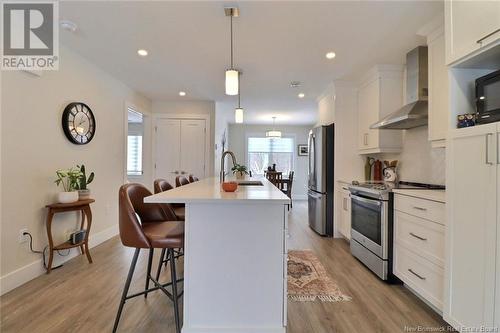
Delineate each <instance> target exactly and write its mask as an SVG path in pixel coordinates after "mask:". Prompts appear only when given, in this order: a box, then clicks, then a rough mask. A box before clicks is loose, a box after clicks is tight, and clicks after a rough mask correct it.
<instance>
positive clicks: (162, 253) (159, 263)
mask: <svg viewBox="0 0 500 333" xmlns="http://www.w3.org/2000/svg"><path fill="white" fill-rule="evenodd" d="M166 250H167V249H161V254H160V261H159V262H158V269H157V270H156V281H160V273H161V265H163V262H164V260H165V259H164V258H165V251H166Z"/></svg>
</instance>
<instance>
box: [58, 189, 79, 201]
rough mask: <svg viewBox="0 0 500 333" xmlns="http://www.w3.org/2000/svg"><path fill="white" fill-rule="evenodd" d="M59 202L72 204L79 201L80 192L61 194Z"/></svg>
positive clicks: (59, 194)
mask: <svg viewBox="0 0 500 333" xmlns="http://www.w3.org/2000/svg"><path fill="white" fill-rule="evenodd" d="M57 201H58V202H59V203H72V202H77V201H78V192H77V191H73V192H59V193H58V194H57Z"/></svg>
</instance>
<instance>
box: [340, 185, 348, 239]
mask: <svg viewBox="0 0 500 333" xmlns="http://www.w3.org/2000/svg"><path fill="white" fill-rule="evenodd" d="M337 197H338V200H339V232H340V234H341V235H342V236H344V237H345V238H347V239H349V240H350V239H351V196H350V192H349V190H348V188H347V187H346V186H342V187H341V190H340V191H338V196H337Z"/></svg>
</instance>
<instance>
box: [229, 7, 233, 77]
mask: <svg viewBox="0 0 500 333" xmlns="http://www.w3.org/2000/svg"><path fill="white" fill-rule="evenodd" d="M230 19H231V69H233V15H232V14H231V17H230Z"/></svg>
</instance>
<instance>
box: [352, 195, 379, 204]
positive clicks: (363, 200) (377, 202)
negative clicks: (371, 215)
mask: <svg viewBox="0 0 500 333" xmlns="http://www.w3.org/2000/svg"><path fill="white" fill-rule="evenodd" d="M351 199H352V200H356V201H360V202H364V203H367V204H371V205H376V206H379V207H380V206H382V202H381V201H379V200H375V199H368V198H363V197H358V196H357V195H354V194H351Z"/></svg>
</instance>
